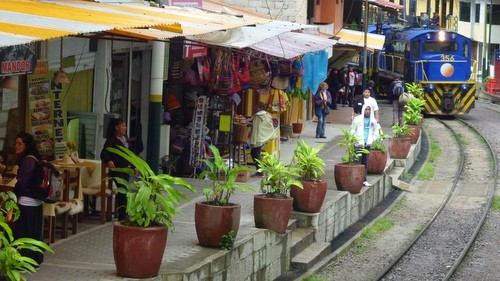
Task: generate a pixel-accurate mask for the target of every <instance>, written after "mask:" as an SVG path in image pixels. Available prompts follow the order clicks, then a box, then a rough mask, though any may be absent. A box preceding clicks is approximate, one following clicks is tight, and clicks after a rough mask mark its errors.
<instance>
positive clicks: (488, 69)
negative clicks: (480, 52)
mask: <svg viewBox="0 0 500 281" xmlns="http://www.w3.org/2000/svg"><path fill="white" fill-rule="evenodd" d="M492 17H493V0H490V20H489V24H490V27H489V32H488V33H489V34H488V45H487V46H486V53H487V56H486V72H487V73H488V76H489V75H490V63H489V62H488V61H489V60H491V57H490V44H491V21H492V19H493V18H492ZM485 41H486V40H485Z"/></svg>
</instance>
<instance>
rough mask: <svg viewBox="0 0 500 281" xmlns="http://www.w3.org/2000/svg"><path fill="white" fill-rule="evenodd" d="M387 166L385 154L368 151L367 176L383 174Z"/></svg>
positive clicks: (377, 151)
mask: <svg viewBox="0 0 500 281" xmlns="http://www.w3.org/2000/svg"><path fill="white" fill-rule="evenodd" d="M386 164H387V152H382V151H380V150H370V156H368V174H383V173H384V169H385V165H386Z"/></svg>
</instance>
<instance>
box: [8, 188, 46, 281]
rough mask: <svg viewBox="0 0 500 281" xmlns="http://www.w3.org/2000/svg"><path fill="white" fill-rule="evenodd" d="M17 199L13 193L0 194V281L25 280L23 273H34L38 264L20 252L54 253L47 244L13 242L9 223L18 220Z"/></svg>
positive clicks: (32, 241) (35, 241)
mask: <svg viewBox="0 0 500 281" xmlns="http://www.w3.org/2000/svg"><path fill="white" fill-rule="evenodd" d="M16 202H17V198H16V195H14V193H13V192H11V191H8V192H0V280H2V281H4V280H5V281H7V280H11V281H19V280H26V277H25V276H24V274H25V273H33V272H36V270H37V268H38V263H37V262H36V261H35V260H33V259H32V258H30V257H25V256H23V255H21V253H20V252H19V251H20V250H31V251H36V252H40V253H43V252H44V251H48V252H50V253H54V252H53V251H52V249H51V248H50V247H49V246H47V244H45V243H43V242H41V241H38V240H35V239H31V238H19V239H15V240H14V236H13V235H12V229H11V228H10V226H9V223H12V222H14V221H16V220H17V219H18V218H19V215H20V213H19V208H18V206H17V204H16Z"/></svg>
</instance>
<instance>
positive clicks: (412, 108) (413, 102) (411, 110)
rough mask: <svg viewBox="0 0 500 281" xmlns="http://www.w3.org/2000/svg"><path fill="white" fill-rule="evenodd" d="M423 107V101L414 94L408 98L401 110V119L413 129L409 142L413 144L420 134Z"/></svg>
mask: <svg viewBox="0 0 500 281" xmlns="http://www.w3.org/2000/svg"><path fill="white" fill-rule="evenodd" d="M423 109H424V101H423V100H421V99H419V98H417V97H416V96H414V97H412V98H411V99H409V100H408V102H407V103H406V105H405V111H404V112H403V121H404V123H405V124H407V125H408V127H410V129H411V130H412V131H413V134H412V136H411V143H412V144H415V143H417V141H418V138H419V136H420V127H421V124H422V120H423V118H424V116H423V114H422V111H423Z"/></svg>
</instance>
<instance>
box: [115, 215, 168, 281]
mask: <svg viewBox="0 0 500 281" xmlns="http://www.w3.org/2000/svg"><path fill="white" fill-rule="evenodd" d="M167 235H168V228H167V227H165V226H158V227H132V226H126V225H123V224H121V223H120V222H115V223H114V225H113V254H114V257H115V265H116V273H117V275H118V276H121V277H129V278H151V277H154V276H156V275H158V271H159V270H160V265H161V261H162V259H163V253H164V251H165V247H166V245H167Z"/></svg>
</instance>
